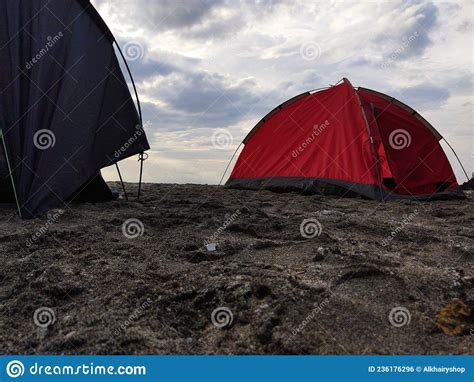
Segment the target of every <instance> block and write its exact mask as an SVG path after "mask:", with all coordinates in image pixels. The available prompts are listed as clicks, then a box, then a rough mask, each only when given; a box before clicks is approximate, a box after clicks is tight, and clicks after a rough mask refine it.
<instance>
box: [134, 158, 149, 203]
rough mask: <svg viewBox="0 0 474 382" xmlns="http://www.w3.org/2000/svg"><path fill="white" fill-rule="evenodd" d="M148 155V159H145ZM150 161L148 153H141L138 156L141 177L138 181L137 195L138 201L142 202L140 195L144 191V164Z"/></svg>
mask: <svg viewBox="0 0 474 382" xmlns="http://www.w3.org/2000/svg"><path fill="white" fill-rule="evenodd" d="M144 155H146V157H144ZM147 159H148V154H146V153H140V154H138V160H139V161H140V177H139V179H138V193H137V199H138V200H140V193H141V190H142V176H143V162H144V161H146V160H147Z"/></svg>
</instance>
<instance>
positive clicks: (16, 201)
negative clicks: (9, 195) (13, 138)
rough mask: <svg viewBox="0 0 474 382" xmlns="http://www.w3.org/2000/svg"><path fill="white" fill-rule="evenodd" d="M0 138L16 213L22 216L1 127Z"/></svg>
mask: <svg viewBox="0 0 474 382" xmlns="http://www.w3.org/2000/svg"><path fill="white" fill-rule="evenodd" d="M0 139H1V140H2V144H3V152H4V153H5V160H6V162H7V167H8V174H9V175H10V180H11V182H12V188H13V194H14V195H15V203H16V207H17V208H18V215H20V218H21V217H22V216H21V209H20V202H19V201H18V195H17V193H16V187H15V180H14V179H13V173H12V168H11V166H10V160H9V159H8V152H7V144H6V143H5V139H4V138H3V131H2V129H0Z"/></svg>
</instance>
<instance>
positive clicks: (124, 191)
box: [115, 162, 128, 202]
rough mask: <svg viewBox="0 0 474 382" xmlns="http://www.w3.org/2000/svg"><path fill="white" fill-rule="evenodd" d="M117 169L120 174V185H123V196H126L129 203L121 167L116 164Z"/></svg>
mask: <svg viewBox="0 0 474 382" xmlns="http://www.w3.org/2000/svg"><path fill="white" fill-rule="evenodd" d="M115 167H117V172H118V176H119V178H120V183H121V184H122V190H123V195H124V196H125V200H126V201H127V202H128V195H127V190H126V189H125V184H124V183H123V180H122V174H121V173H120V169H119V166H118V163H117V162H115Z"/></svg>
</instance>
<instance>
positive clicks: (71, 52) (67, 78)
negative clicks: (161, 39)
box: [0, 0, 149, 217]
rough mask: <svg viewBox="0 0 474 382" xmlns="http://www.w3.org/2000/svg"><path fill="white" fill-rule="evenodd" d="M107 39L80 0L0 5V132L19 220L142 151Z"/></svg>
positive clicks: (4, 0)
mask: <svg viewBox="0 0 474 382" xmlns="http://www.w3.org/2000/svg"><path fill="white" fill-rule="evenodd" d="M113 41H114V40H113V37H112V34H111V33H110V31H109V30H108V28H107V26H106V25H105V23H104V22H103V20H102V19H101V18H100V16H99V14H98V13H97V11H96V10H95V9H94V8H93V6H92V5H91V4H90V2H89V1H85V0H35V1H33V0H21V1H18V0H0V67H1V68H2V70H1V71H0V128H1V129H2V131H3V135H4V137H5V144H6V147H7V150H8V157H9V159H10V164H11V167H12V172H13V177H14V180H15V185H16V190H17V194H18V198H19V203H20V206H21V213H22V216H23V217H33V216H37V215H39V214H42V213H44V212H46V211H48V210H49V209H51V208H55V207H58V206H59V207H60V206H62V205H63V203H65V202H66V201H68V200H70V199H71V198H72V197H73V196H74V195H77V194H78V192H79V191H80V190H81V188H84V187H85V185H86V184H87V182H88V181H90V180H91V179H95V178H96V177H97V176H99V177H100V169H101V168H103V167H106V166H109V165H112V164H114V163H116V162H118V161H120V160H122V159H125V158H127V157H130V156H132V155H136V154H139V153H141V152H144V151H146V150H148V149H149V145H148V142H147V139H146V135H145V134H144V132H143V130H142V127H141V126H140V118H139V115H138V113H137V110H136V108H135V105H134V102H133V100H132V97H131V95H130V91H129V89H128V85H127V83H126V80H125V78H124V76H123V73H122V71H121V69H120V65H119V62H118V60H117V57H116V55H115V51H114V47H113V45H112V43H113ZM99 189H102V190H103V191H104V192H105V188H103V187H102V188H98V189H97V190H98V191H97V192H99ZM109 192H110V190H109ZM106 194H107V192H105V193H104V194H103V195H106Z"/></svg>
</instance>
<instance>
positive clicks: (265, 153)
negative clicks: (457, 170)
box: [226, 79, 464, 200]
mask: <svg viewBox="0 0 474 382" xmlns="http://www.w3.org/2000/svg"><path fill="white" fill-rule="evenodd" d="M441 139H442V137H441V135H440V134H439V133H438V132H437V131H436V130H435V128H434V127H433V126H431V124H429V123H428V122H427V121H426V120H425V119H424V118H423V117H422V116H420V115H419V114H417V113H416V111H414V110H413V109H411V108H410V107H408V106H407V105H405V104H403V103H401V102H399V101H397V100H396V99H394V98H393V97H390V96H387V95H385V94H382V93H379V92H376V91H374V90H370V89H365V88H362V87H359V88H357V89H355V88H353V87H352V85H351V83H350V82H349V80H347V79H343V81H342V83H341V84H339V85H337V86H332V87H330V88H328V89H325V90H322V91H318V92H306V93H303V94H300V95H298V96H296V97H294V98H292V99H290V100H288V101H286V102H285V103H283V104H281V105H280V106H278V107H277V108H275V109H274V110H272V111H271V112H270V113H268V114H267V115H266V116H265V117H264V118H263V119H262V120H261V121H260V122H259V123H258V124H257V125H256V126H255V127H254V128H253V129H252V131H250V133H249V134H248V135H247V137H246V138H245V139H244V141H243V143H244V144H245V146H244V149H243V150H242V152H241V154H240V156H239V158H238V160H237V163H236V165H235V167H234V170H233V172H232V174H231V176H230V178H229V180H228V181H227V184H226V186H228V187H232V188H243V189H271V190H275V191H291V190H299V191H304V192H309V193H321V194H333V193H337V194H339V195H346V194H347V195H354V194H357V195H362V196H365V197H369V198H372V199H376V200H386V199H397V198H415V199H433V198H452V197H463V196H464V195H463V193H462V191H461V190H460V188H459V186H458V184H457V182H456V178H455V176H454V173H453V170H452V168H451V165H450V164H449V161H448V159H447V157H446V155H445V153H444V151H443V149H442V147H441V145H440V144H439V141H440V140H441Z"/></svg>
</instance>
